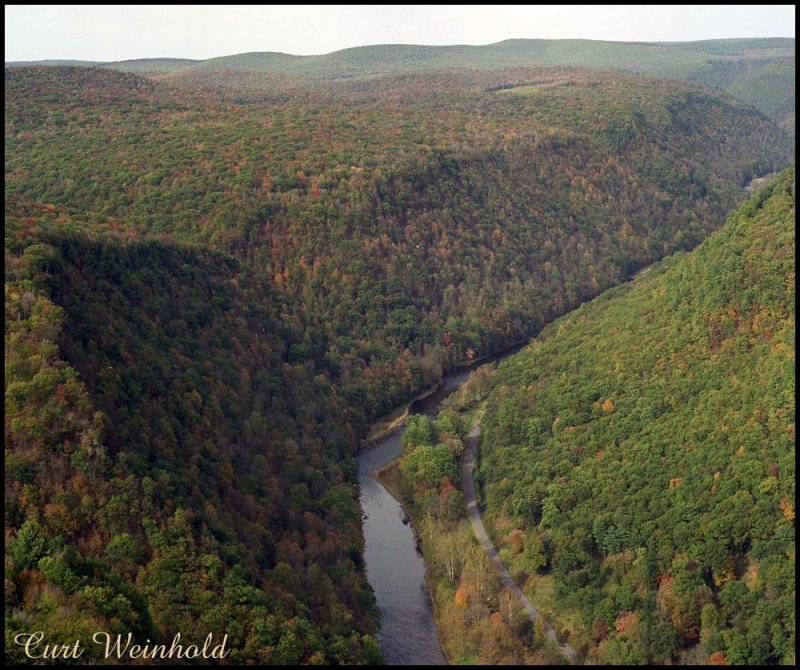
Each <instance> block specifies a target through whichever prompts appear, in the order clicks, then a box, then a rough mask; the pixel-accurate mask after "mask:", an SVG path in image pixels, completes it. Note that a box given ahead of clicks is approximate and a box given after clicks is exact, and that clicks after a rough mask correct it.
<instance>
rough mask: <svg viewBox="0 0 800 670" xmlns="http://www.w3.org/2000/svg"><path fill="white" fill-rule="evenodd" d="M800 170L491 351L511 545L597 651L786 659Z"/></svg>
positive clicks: (501, 517)
mask: <svg viewBox="0 0 800 670" xmlns="http://www.w3.org/2000/svg"><path fill="white" fill-rule="evenodd" d="M794 254H795V171H794V168H792V169H790V170H788V171H786V172H784V173H783V174H782V175H781V176H780V177H779V178H778V179H777V180H775V181H774V182H773V183H772V184H771V185H770V186H768V187H766V188H765V189H763V190H762V191H760V192H759V193H758V195H756V196H754V197H753V198H752V199H750V200H748V201H747V202H746V203H744V204H743V205H742V206H741V207H740V208H739V209H738V210H737V212H736V213H735V214H734V215H733V216H731V218H730V219H729V220H728V222H727V223H726V225H725V226H724V228H723V229H721V230H720V231H718V232H717V233H715V234H713V235H712V236H711V237H710V238H709V239H708V240H707V241H705V242H703V243H702V244H701V245H700V246H699V247H698V248H697V249H696V250H694V251H693V252H691V253H689V254H685V253H679V254H676V255H674V256H672V257H670V258H668V259H666V260H664V261H662V262H660V263H658V264H657V265H656V266H654V267H653V268H651V269H649V270H648V271H647V273H646V274H644V275H643V276H641V277H639V278H637V279H636V280H635V281H634V282H631V283H629V284H626V285H623V286H620V287H617V288H614V289H611V290H610V291H607V292H605V293H604V294H603V295H602V296H600V297H599V298H597V299H596V300H594V301H592V302H591V303H588V304H585V305H583V306H581V307H580V308H579V309H577V310H575V311H574V312H572V313H571V314H569V315H568V316H566V317H564V318H562V319H559V320H558V321H556V322H555V323H553V324H552V325H550V326H548V327H547V328H546V329H545V331H544V332H543V333H542V334H541V336H539V337H538V338H537V339H536V340H534V341H533V342H532V343H531V345H529V346H528V347H527V348H526V349H525V350H523V351H522V352H520V353H519V354H517V355H515V356H513V357H512V358H509V359H508V360H506V361H504V362H503V363H502V364H501V365H500V366H499V368H498V371H497V375H496V378H495V380H494V388H493V391H492V392H491V394H490V395H489V397H488V400H487V411H486V414H485V417H484V419H483V435H482V443H481V459H480V466H479V472H478V480H479V481H480V482H481V483H482V487H481V488H482V504H483V506H485V508H486V515H485V516H486V517H488V518H489V519H490V520H491V522H492V525H493V526H494V531H495V534H496V539H497V540H498V542H499V544H500V546H501V547H502V549H501V556H502V557H503V560H504V561H505V562H506V564H507V565H509V566H510V567H511V568H512V569H513V570H514V571H516V573H517V575H518V577H519V579H520V580H522V581H523V582H524V583H525V584H526V589H527V591H528V593H529V594H530V595H531V597H532V599H533V601H534V602H535V603H536V602H539V603H540V605H542V604H543V605H544V607H545V609H546V611H547V612H548V616H550V617H552V619H553V621H556V622H559V625H560V626H561V628H563V629H566V630H569V631H571V636H570V641H571V644H572V645H573V646H574V647H576V648H577V647H578V646H583V649H584V651H585V652H588V659H589V660H590V661H593V662H599V663H612V664H617V663H668V662H670V661H673V660H676V659H678V658H679V657H680V658H682V659H683V660H684V661H688V662H696V663H706V662H710V663H717V664H719V663H724V662H728V663H731V664H755V665H760V664H774V663H791V662H793V660H794V645H795V618H794V600H795V581H794V568H795V565H794V561H795V548H794V518H795V511H794V500H795V465H794V456H795V453H794V443H795V403H794V391H795V382H794V331H795V325H794V301H795V290H794V287H795V283H794V282H795V261H794Z"/></svg>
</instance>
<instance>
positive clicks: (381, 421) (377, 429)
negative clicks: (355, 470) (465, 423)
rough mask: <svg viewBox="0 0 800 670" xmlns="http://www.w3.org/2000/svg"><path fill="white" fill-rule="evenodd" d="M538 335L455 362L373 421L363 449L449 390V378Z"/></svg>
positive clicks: (486, 361)
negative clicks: (414, 409)
mask: <svg viewBox="0 0 800 670" xmlns="http://www.w3.org/2000/svg"><path fill="white" fill-rule="evenodd" d="M537 335H538V332H537V333H533V334H531V335H530V336H529V337H526V338H524V339H521V340H517V341H516V342H514V343H513V344H511V345H509V346H508V347H506V348H505V349H503V350H502V351H500V352H498V353H494V354H491V353H490V354H485V355H484V356H481V357H480V358H474V359H472V360H471V361H462V362H460V363H456V364H454V365H453V367H452V369H451V370H450V371H449V372H448V373H447V374H446V375H445V376H444V377H443V378H442V379H441V380H439V382H438V383H436V384H434V385H433V386H431V387H429V388H427V389H426V390H424V391H421V392H420V393H418V394H417V395H415V396H414V397H413V398H412V399H411V400H409V401H408V402H407V403H405V404H403V405H400V407H397V408H395V409H394V410H392V411H391V412H389V413H388V414H384V415H383V416H382V417H380V418H378V419H376V420H375V421H373V423H372V425H371V426H370V430H369V434H368V435H367V437H366V438H365V439H364V441H363V443H362V449H366V448H368V447H369V446H371V445H374V444H376V443H377V442H380V441H381V440H383V439H385V438H386V437H388V436H389V435H391V434H392V433H393V432H394V431H396V430H397V429H398V428H400V427H401V426H402V425H403V424H404V423H405V421H406V419H408V417H409V415H410V414H411V408H412V407H414V405H417V404H419V403H422V402H423V401H425V400H428V399H429V398H431V397H432V396H435V395H436V394H437V393H440V392H442V391H447V389H446V387H447V386H448V384H447V380H448V379H450V378H453V377H455V376H458V375H461V374H465V373H468V372H471V371H472V370H474V369H475V368H477V367H479V366H481V365H483V364H484V363H488V362H491V361H494V360H498V359H500V358H505V357H506V356H510V355H511V354H513V353H515V352H517V351H519V350H520V349H521V348H522V347H524V346H525V345H526V344H527V343H528V342H530V341H531V340H532V339H533V338H534V337H536V336H537ZM450 390H452V388H451V389H450Z"/></svg>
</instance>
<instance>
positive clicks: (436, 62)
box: [6, 37, 795, 132]
mask: <svg viewBox="0 0 800 670" xmlns="http://www.w3.org/2000/svg"><path fill="white" fill-rule="evenodd" d="M794 54H795V40H794V38H783V37H775V38H737V39H723V40H703V41H697V42H605V41H598V40H583V39H564V40H542V39H509V40H504V41H502V42H496V43H494V44H487V45H483V46H471V45H463V44H462V45H452V46H426V45H411V44H380V45H372V46H360V47H352V48H348V49H341V50H339V51H334V52H332V53H328V54H321V55H312V56H297V55H292V54H286V53H280V52H273V51H263V52H248V53H240V54H233V55H230V56H219V57H215V58H208V59H205V60H191V59H184V58H141V59H134V60H124V61H116V62H97V61H69V60H56V61H52V60H51V61H26V62H7V63H6V67H21V66H33V65H73V66H77V67H102V68H109V69H113V70H120V71H123V72H132V73H137V74H142V75H153V76H157V77H164V78H166V79H168V80H176V81H178V82H181V83H185V81H186V80H188V81H189V82H190V83H194V82H195V81H196V79H194V77H196V75H197V74H198V72H203V71H208V70H209V68H214V69H216V70H222V71H223V72H224V70H233V71H242V70H246V71H250V72H261V73H268V74H277V75H286V76H290V77H298V78H300V79H301V80H303V79H305V80H342V79H344V80H347V79H354V78H356V79H358V78H370V77H378V76H382V75H388V74H407V73H414V72H420V71H429V70H436V69H444V68H467V69H478V70H487V69H488V70H492V69H497V68H508V67H542V66H579V67H591V68H595V69H611V70H625V71H629V72H636V73H638V74H643V75H645V76H649V77H664V78H669V79H679V80H690V81H695V82H698V83H700V84H704V85H707V86H712V87H715V88H721V89H723V90H726V91H728V92H729V93H730V94H731V95H734V96H735V97H739V98H741V99H744V100H746V101H747V102H749V103H751V104H753V105H754V106H755V107H757V108H758V109H760V110H761V111H763V112H764V113H765V114H767V115H769V116H771V117H772V118H774V119H775V120H776V121H778V122H779V123H780V124H781V125H782V126H783V127H784V128H785V129H787V130H790V131H791V132H793V131H794ZM759 75H760V76H759ZM215 76H217V73H215ZM237 85H240V84H237Z"/></svg>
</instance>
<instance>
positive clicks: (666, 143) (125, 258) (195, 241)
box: [5, 64, 793, 663]
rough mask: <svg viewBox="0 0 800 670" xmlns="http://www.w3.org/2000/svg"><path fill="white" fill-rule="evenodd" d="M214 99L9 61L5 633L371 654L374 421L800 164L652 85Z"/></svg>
mask: <svg viewBox="0 0 800 670" xmlns="http://www.w3.org/2000/svg"><path fill="white" fill-rule="evenodd" d="M151 65H152V66H153V67H156V66H157V64H151ZM187 71H188V69H187ZM200 83H201V82H196V83H191V82H189V83H187V82H184V83H182V84H181V85H180V86H177V85H167V84H165V83H163V82H158V81H153V80H150V79H145V78H143V77H140V76H138V75H135V74H130V73H121V72H116V71H112V70H107V69H94V68H75V67H46V68H45V67H39V68H14V69H7V70H6V97H5V111H6V125H5V140H6V150H5V158H6V163H5V164H6V172H5V186H6V268H7V274H6V331H5V332H6V404H5V408H6V424H5V425H6V459H7V467H6V517H5V532H6V538H7V551H6V566H7V571H6V575H7V579H6V614H7V617H6V621H7V629H6V634H7V640H8V636H9V635H13V633H14V632H15V631H18V630H39V629H42V628H46V629H47V630H48V631H50V635H51V639H52V640H53V641H54V642H64V643H67V642H70V641H72V640H74V639H75V638H76V637H79V636H84V637H85V636H86V635H87V634H89V633H90V632H91V631H96V630H108V631H109V632H112V633H116V632H120V633H127V632H128V631H130V632H133V633H134V634H135V636H136V637H137V638H138V639H147V638H151V639H156V640H160V641H163V640H169V639H171V636H172V635H174V633H175V632H176V631H181V632H182V634H183V635H184V636H185V637H191V638H193V639H199V640H202V639H203V637H204V636H205V633H206V632H208V631H213V632H214V634H215V636H217V637H219V636H221V635H222V634H223V633H225V632H227V633H228V634H229V646H230V647H231V648H233V649H234V650H235V652H232V653H233V655H232V656H231V660H233V661H237V662H248V661H249V662H254V663H277V662H308V663H312V662H313V663H321V662H336V663H344V662H348V663H352V662H375V661H376V660H378V656H379V652H378V649H377V646H376V644H375V641H374V639H373V638H372V637H371V635H372V634H373V633H374V632H375V630H376V627H377V621H376V611H375V607H374V602H373V596H372V593H371V591H370V589H369V587H368V585H367V582H366V580H365V577H364V573H363V559H362V551H361V549H362V543H363V540H362V536H361V530H360V523H361V518H360V509H359V506H358V489H357V479H356V468H355V460H354V454H355V452H356V449H357V445H358V442H359V439H360V438H361V437H363V436H364V434H365V433H366V430H367V426H368V423H369V421H370V420H372V419H373V418H375V417H377V416H379V415H381V414H382V413H384V412H386V411H388V410H390V409H392V408H393V407H395V406H396V405H397V404H399V403H401V402H403V401H405V400H407V399H409V398H410V397H411V396H412V395H413V394H414V393H416V392H417V391H419V390H420V389H422V388H426V387H428V386H430V385H431V384H433V383H435V382H436V381H437V380H438V379H439V378H440V377H441V375H442V371H443V370H445V369H447V368H448V367H452V366H453V365H454V364H455V363H457V362H460V361H464V360H468V359H471V358H473V357H476V356H478V355H481V354H484V353H488V352H492V351H497V350H499V349H501V348H502V347H504V346H505V345H506V344H507V343H510V342H512V341H515V340H519V339H520V338H523V337H525V336H526V335H529V334H531V333H533V332H535V331H536V330H538V328H540V327H541V326H542V325H544V324H545V323H547V322H548V321H549V320H551V319H552V318H554V317H556V316H558V315H560V314H562V313H564V312H565V311H567V310H569V309H571V308H574V307H576V306H577V305H578V304H579V303H580V302H582V301H584V300H586V299H589V298H591V297H593V296H595V295H597V294H598V293H600V292H601V291H602V290H603V289H605V288H607V287H609V286H612V285H614V284H617V283H619V282H621V281H623V280H624V279H625V278H627V277H628V276H629V274H630V273H631V272H633V271H635V270H636V269H638V268H639V267H642V266H643V265H645V264H647V263H650V262H652V261H653V260H656V259H658V258H661V257H663V256H664V255H665V254H669V253H671V252H674V251H676V250H679V249H689V248H691V247H693V246H694V245H696V244H697V243H698V242H700V241H701V240H702V239H704V238H705V237H706V236H707V235H708V233H710V232H711V231H712V230H714V229H715V228H717V227H719V225H720V224H721V223H722V221H723V219H724V214H725V212H726V211H727V209H729V208H730V207H731V206H732V205H733V204H734V203H736V202H737V201H738V200H739V198H740V197H741V195H742V193H743V190H742V187H743V186H744V185H745V184H746V183H747V182H748V181H749V180H750V179H751V178H752V177H755V176H761V175H764V174H767V173H769V172H772V171H775V170H778V169H780V168H782V167H784V166H785V165H787V164H788V163H789V162H790V161H791V160H792V159H793V148H792V145H791V142H790V141H789V140H788V137H787V135H786V134H785V133H784V132H782V131H781V130H780V129H779V128H778V127H777V126H776V125H775V124H774V123H772V122H771V121H770V120H769V119H767V118H766V117H764V116H763V115H762V114H760V113H758V112H756V111H754V110H753V109H752V108H751V107H749V106H747V105H744V104H741V103H738V102H736V101H734V100H733V99H732V98H729V97H727V96H722V95H716V94H713V93H709V92H708V91H706V90H703V89H701V88H699V87H697V86H694V85H691V84H685V83H677V82H669V81H651V80H647V79H645V78H643V77H640V76H637V75H618V74H612V73H605V74H598V73H591V72H587V71H582V70H578V69H555V68H554V69H515V70H502V71H496V72H469V71H462V72H455V73H454V72H442V71H439V72H432V73H426V74H414V75H408V76H406V75H400V76H392V77H385V78H381V79H376V80H373V81H369V82H366V81H360V82H359V81H355V82H349V83H348V82H329V83H328V84H326V85H324V86H322V85H321V86H319V87H316V88H302V87H300V88H298V87H296V85H295V84H294V83H292V82H286V81H284V80H282V79H281V78H280V77H276V78H274V79H273V80H272V85H271V86H269V87H262V88H261V89H259V88H257V87H256V88H251V89H249V90H247V91H245V90H244V89H242V88H241V87H239V86H231V87H229V89H227V90H224V89H220V88H214V89H209V88H207V87H205V84H203V85H202V86H201V85H200ZM7 649H9V652H8V653H13V649H14V646H13V645H12V646H9V645H8V644H7Z"/></svg>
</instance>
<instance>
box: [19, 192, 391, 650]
mask: <svg viewBox="0 0 800 670" xmlns="http://www.w3.org/2000/svg"><path fill="white" fill-rule="evenodd" d="M104 228H105V230H103V229H104ZM128 237H129V236H128ZM6 267H7V274H6V401H5V402H6V404H5V409H6V434H5V437H6V442H5V444H6V447H5V448H6V451H5V455H6V489H5V510H6V512H5V531H6V538H7V540H8V542H7V554H6V561H7V562H6V568H7V571H6V607H7V610H6V643H7V644H6V649H7V654H9V656H7V658H10V659H11V660H16V661H21V662H29V661H28V659H26V658H25V657H24V656H22V655H21V654H22V650H21V649H20V648H19V647H18V646H17V645H15V644H13V643H12V642H11V638H10V635H13V634H16V633H18V632H23V631H29V632H35V631H39V630H42V631H46V634H47V642H48V643H61V644H69V643H72V642H73V641H74V640H75V639H81V640H82V641H83V646H84V648H85V649H86V651H87V652H88V653H87V654H86V655H85V656H84V657H83V661H84V662H86V661H87V660H95V661H100V662H102V661H103V660H104V657H103V655H102V649H101V648H99V647H96V646H94V645H92V644H91V642H90V641H91V639H92V635H93V634H94V633H95V632H97V631H107V632H109V633H111V634H112V635H113V634H117V633H120V634H122V635H123V636H125V635H127V633H128V632H131V633H133V634H134V636H135V638H136V639H137V640H138V641H139V642H140V643H144V641H145V639H150V640H153V641H154V642H158V643H167V644H168V645H169V644H170V643H171V642H172V640H173V638H174V636H175V635H176V634H177V633H180V634H181V637H182V639H183V640H184V644H190V643H202V641H203V640H204V639H205V638H206V636H207V635H208V634H209V633H211V634H213V636H214V639H215V640H216V642H215V644H219V643H220V642H221V641H222V636H223V635H227V636H228V645H227V646H228V649H229V650H230V653H231V655H230V656H229V658H228V660H229V661H231V662H235V663H244V662H248V661H249V662H256V663H266V664H272V663H295V662H317V663H319V662H328V663H356V662H367V663H375V662H376V661H377V660H379V657H380V654H379V651H378V648H377V644H376V642H375V640H374V639H373V638H372V637H371V635H370V634H371V633H373V632H374V631H375V630H376V627H377V621H376V619H377V614H376V611H375V610H374V599H373V596H372V593H371V591H370V589H369V586H368V584H367V582H366V579H365V576H364V573H363V560H362V558H361V551H362V548H363V539H362V535H361V518H360V508H359V505H358V489H357V483H356V477H355V461H354V459H353V458H352V453H353V451H354V449H355V446H356V443H357V433H356V429H354V428H353V427H351V426H349V425H348V424H347V423H346V419H345V417H346V412H345V408H344V405H343V400H342V398H341V396H340V395H339V394H337V393H336V391H335V390H334V389H332V388H331V386H330V384H329V383H327V381H326V380H325V378H324V377H319V378H315V377H314V375H313V374H312V373H313V370H312V369H311V368H310V367H309V366H308V365H307V364H306V365H304V364H302V363H292V362H288V361H287V351H288V349H289V347H290V346H291V344H292V333H291V332H290V330H289V328H288V327H287V326H286V325H285V324H286V323H287V322H288V321H289V319H288V318H287V317H286V316H285V314H284V313H283V312H284V311H289V312H291V310H290V309H289V308H288V307H287V306H286V303H285V298H282V297H281V296H280V295H279V293H278V292H276V291H275V290H274V289H273V288H270V287H269V286H266V285H264V284H263V283H262V282H259V281H258V280H254V279H253V278H252V277H248V276H246V275H243V274H242V273H241V268H239V267H238V266H237V263H235V262H234V261H233V260H232V259H230V258H226V257H223V256H221V255H220V254H217V253H214V252H211V251H208V250H205V249H202V248H199V247H196V246H195V247H191V246H186V245H174V244H168V243H161V242H157V241H152V240H151V241H138V240H128V241H126V240H125V239H124V238H123V236H122V235H120V234H119V233H114V231H113V228H111V227H106V226H104V225H103V224H102V222H100V221H94V222H92V224H91V225H84V224H83V222H81V221H80V219H78V220H76V218H75V217H74V216H71V215H70V214H69V213H66V212H63V211H58V210H56V208H55V207H52V206H50V207H40V208H29V207H25V206H17V205H13V204H12V205H10V206H9V205H7V216H6Z"/></svg>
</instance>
